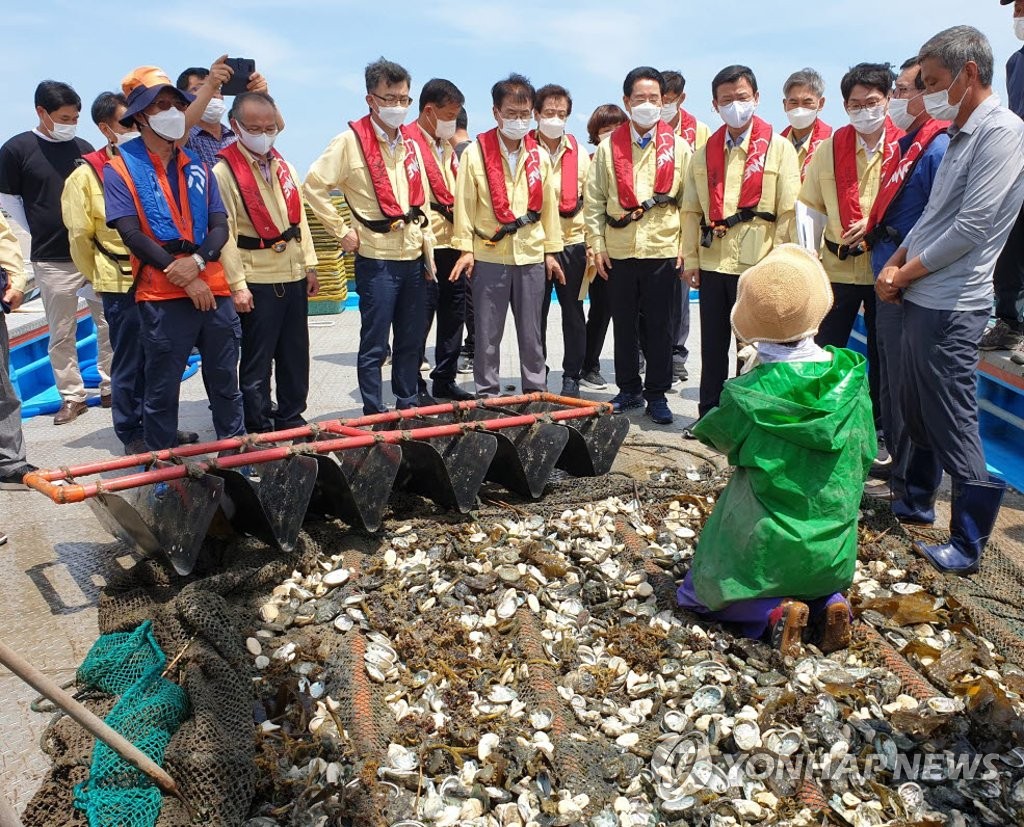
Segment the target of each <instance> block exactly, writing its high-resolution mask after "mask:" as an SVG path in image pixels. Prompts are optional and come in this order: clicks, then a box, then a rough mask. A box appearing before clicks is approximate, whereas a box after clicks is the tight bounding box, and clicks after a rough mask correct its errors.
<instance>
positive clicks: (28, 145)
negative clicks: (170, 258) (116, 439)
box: [0, 80, 111, 425]
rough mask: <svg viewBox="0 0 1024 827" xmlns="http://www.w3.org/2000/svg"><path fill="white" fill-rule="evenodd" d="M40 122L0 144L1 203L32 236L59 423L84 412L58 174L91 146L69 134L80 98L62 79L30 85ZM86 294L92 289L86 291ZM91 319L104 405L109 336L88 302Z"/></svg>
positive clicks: (73, 275)
mask: <svg viewBox="0 0 1024 827" xmlns="http://www.w3.org/2000/svg"><path fill="white" fill-rule="evenodd" d="M35 104H36V113H37V115H38V116H39V125H38V126H37V127H36V128H35V129H33V130H32V131H31V132H23V133H21V134H20V135H15V136H14V137H13V138H11V139H10V140H9V141H7V143H5V144H4V145H3V146H2V147H0V206H3V208H4V210H5V211H6V212H7V213H8V214H9V215H10V216H11V218H12V219H13V220H14V221H15V222H17V223H18V224H20V225H21V226H22V227H23V228H24V229H25V230H27V231H28V232H29V233H30V234H31V236H32V254H31V260H32V269H33V271H34V273H35V279H36V285H37V286H38V287H39V290H40V292H41V293H42V298H43V307H44V308H45V310H46V322H47V325H48V326H49V328H50V346H49V354H50V364H51V366H52V368H53V375H54V379H55V380H56V384H57V390H58V391H59V392H60V395H61V407H60V410H59V411H58V412H57V415H56V416H55V417H54V420H53V422H54V424H55V425H63V424H65V423H67V422H71V421H72V420H74V419H76V418H77V417H78V416H79V415H80V414H82V413H85V411H86V410H88V408H87V407H86V393H85V385H84V384H83V382H82V373H81V371H80V370H79V367H78V347H77V335H76V334H77V327H78V325H77V315H78V290H79V289H80V288H82V287H83V285H84V284H85V279H84V278H83V276H82V274H81V273H79V272H78V269H77V268H76V267H75V265H74V262H73V261H72V260H71V249H70V245H69V243H68V233H67V229H66V228H65V226H64V219H63V216H62V213H61V207H60V197H61V193H62V192H63V191H64V180H65V179H66V178H67V177H68V176H69V175H70V174H71V172H72V170H73V169H74V168H75V167H76V166H77V165H78V164H79V163H81V158H82V155H84V154H85V153H87V152H92V147H91V146H90V145H89V144H88V143H87V142H86V141H83V140H82V139H81V138H77V137H75V130H76V127H77V124H78V116H79V113H80V111H81V109H82V100H81V98H79V97H78V94H77V93H76V92H75V90H74V89H72V88H71V87H70V86H68V85H67V84H66V83H60V82H58V81H53V80H44V81H43V82H42V83H40V84H39V86H37V87H36V94H35ZM90 292H91V291H90ZM88 304H89V309H90V311H91V312H92V317H93V320H94V321H95V323H96V333H97V347H98V350H99V360H98V367H99V371H100V401H101V404H103V406H104V407H110V359H111V349H110V340H109V338H108V336H107V323H106V320H105V319H104V317H103V305H102V303H101V302H100V300H99V298H98V297H97V296H96V295H95V294H93V295H92V297H91V298H90V299H89V301H88Z"/></svg>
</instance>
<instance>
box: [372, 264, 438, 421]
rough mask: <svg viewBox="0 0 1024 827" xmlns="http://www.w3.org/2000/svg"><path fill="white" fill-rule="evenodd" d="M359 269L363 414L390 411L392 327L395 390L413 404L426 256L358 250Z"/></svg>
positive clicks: (404, 403)
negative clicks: (387, 364)
mask: <svg viewBox="0 0 1024 827" xmlns="http://www.w3.org/2000/svg"><path fill="white" fill-rule="evenodd" d="M355 269H356V290H358V291H359V318H360V328H359V355H358V357H357V358H356V369H357V375H358V378H359V393H360V394H361V395H362V397H363V413H364V414H375V413H382V412H383V411H386V410H387V408H386V407H385V406H384V401H383V398H382V379H381V368H382V367H383V365H384V358H385V356H386V355H387V350H388V334H389V332H391V331H392V330H393V332H394V339H393V341H394V345H393V348H392V353H391V389H392V390H393V391H394V394H395V399H396V404H397V406H398V407H399V408H408V407H411V406H412V405H413V404H414V403H415V401H416V395H417V388H418V382H419V373H420V364H421V357H420V353H421V349H422V346H423V323H424V319H425V316H426V293H427V282H426V280H425V279H424V278H423V260H422V258H418V259H415V260H414V261H388V260H385V259H376V258H366V257H365V256H361V255H356V268H355Z"/></svg>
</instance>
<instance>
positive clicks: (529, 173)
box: [476, 127, 544, 244]
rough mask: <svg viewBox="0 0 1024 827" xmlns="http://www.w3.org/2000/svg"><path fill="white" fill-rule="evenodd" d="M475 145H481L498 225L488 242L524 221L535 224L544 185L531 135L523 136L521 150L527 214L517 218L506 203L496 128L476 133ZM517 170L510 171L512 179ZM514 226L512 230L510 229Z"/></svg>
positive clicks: (535, 145) (536, 150) (541, 203)
mask: <svg viewBox="0 0 1024 827" xmlns="http://www.w3.org/2000/svg"><path fill="white" fill-rule="evenodd" d="M476 140H477V144H479V146H480V155H481V157H482V158H483V162H484V172H485V173H486V174H487V188H488V189H489V190H490V193H491V209H493V210H494V217H495V218H497V219H498V223H499V224H500V225H501V226H500V227H498V229H497V230H496V231H495V234H494V236H491V237H490V238H488V239H487V240H488V242H490V243H494V244H496V243H497V242H498V241H500V240H501V239H502V238H504V237H505V236H506V235H508V234H509V233H514V232H515V231H516V230H518V229H519V228H520V227H525V226H526V225H527V224H534V223H536V222H537V221H539V220H540V210H541V207H542V206H543V204H544V187H543V183H542V181H541V172H540V150H539V148H538V147H537V141H536V139H535V138H534V137H533V134H532V133H530V132H528V133H527V134H526V136H525V137H524V138H523V148H522V151H523V152H525V153H526V157H525V159H524V165H525V167H526V186H527V199H526V215H523V216H520V217H518V218H517V217H516V216H515V215H514V214H513V212H512V207H511V206H510V204H509V198H508V187H507V186H506V184H505V169H504V166H503V164H502V161H501V147H500V146H499V145H498V140H499V138H498V129H497V127H495V128H494V129H491V130H489V131H488V132H484V133H483V134H482V135H477V138H476ZM515 174H516V171H515V170H511V175H512V178H513V179H514V178H515ZM513 225H515V229H512V227H513Z"/></svg>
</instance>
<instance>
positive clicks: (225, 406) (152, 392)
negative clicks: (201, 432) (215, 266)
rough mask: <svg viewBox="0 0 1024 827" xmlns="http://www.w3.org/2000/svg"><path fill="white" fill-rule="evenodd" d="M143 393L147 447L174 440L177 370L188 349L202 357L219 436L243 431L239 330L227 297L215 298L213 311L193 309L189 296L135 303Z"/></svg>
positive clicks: (170, 443)
mask: <svg viewBox="0 0 1024 827" xmlns="http://www.w3.org/2000/svg"><path fill="white" fill-rule="evenodd" d="M138 307H139V322H140V324H141V328H142V349H143V353H144V358H145V368H144V369H145V373H146V379H145V385H146V390H145V395H144V402H143V406H142V429H143V438H144V439H145V441H146V448H147V449H149V450H150V451H159V450H160V449H162V448H170V447H172V446H174V445H175V444H176V442H177V432H178V397H179V394H180V392H181V374H182V373H183V372H184V370H185V366H186V365H187V364H188V357H189V354H190V353H191V352H192V348H193V347H197V348H199V355H200V356H201V357H202V360H203V381H204V384H205V385H206V392H207V395H208V397H209V399H210V408H211V409H212V410H213V428H214V431H215V432H216V434H217V438H218V439H225V438H227V437H231V436H240V435H242V434H244V433H245V421H244V418H243V414H242V394H241V392H240V391H239V389H238V351H239V343H240V342H241V339H242V328H241V325H240V324H239V321H238V314H237V313H236V312H235V305H234V304H233V302H232V301H231V297H230V296H218V297H217V307H216V309H215V310H207V311H201V310H196V308H195V305H193V304H192V300H191V299H169V300H168V301H156V302H154V301H146V302H139V305H138Z"/></svg>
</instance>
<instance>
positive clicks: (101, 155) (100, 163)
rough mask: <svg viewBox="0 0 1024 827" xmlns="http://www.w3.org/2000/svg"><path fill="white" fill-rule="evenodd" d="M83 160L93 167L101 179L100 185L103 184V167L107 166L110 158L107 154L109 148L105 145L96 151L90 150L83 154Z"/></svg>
mask: <svg viewBox="0 0 1024 827" xmlns="http://www.w3.org/2000/svg"><path fill="white" fill-rule="evenodd" d="M82 160H83V161H85V163H87V164H88V165H89V166H91V167H92V171H93V172H95V173H96V177H97V178H99V179H100V186H102V185H103V167H105V166H106V165H107V161H109V160H110V156H109V155H108V154H107V148H106V147H103V148H101V149H97V150H95V151H94V152H88V153H86V154H85V155H83V156H82Z"/></svg>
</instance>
